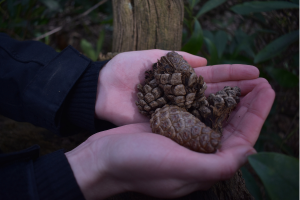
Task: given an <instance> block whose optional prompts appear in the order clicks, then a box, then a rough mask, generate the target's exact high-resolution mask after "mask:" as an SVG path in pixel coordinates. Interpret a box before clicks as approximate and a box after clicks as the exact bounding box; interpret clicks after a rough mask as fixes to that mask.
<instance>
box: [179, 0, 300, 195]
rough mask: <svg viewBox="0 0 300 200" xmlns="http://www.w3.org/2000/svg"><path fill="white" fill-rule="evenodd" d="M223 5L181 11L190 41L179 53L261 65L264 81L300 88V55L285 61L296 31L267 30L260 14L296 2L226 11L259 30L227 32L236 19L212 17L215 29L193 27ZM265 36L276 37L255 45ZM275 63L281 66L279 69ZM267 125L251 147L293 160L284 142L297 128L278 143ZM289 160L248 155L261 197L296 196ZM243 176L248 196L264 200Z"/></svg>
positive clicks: (249, 176)
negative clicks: (271, 149)
mask: <svg viewBox="0 0 300 200" xmlns="http://www.w3.org/2000/svg"><path fill="white" fill-rule="evenodd" d="M224 2H225V1H217V0H216V1H213V0H211V1H206V3H204V5H203V7H202V8H200V10H199V11H197V12H195V11H193V9H194V8H195V5H196V4H195V1H189V6H187V7H185V11H186V17H185V19H184V20H185V25H186V26H187V28H188V29H187V32H185V33H184V34H185V37H187V41H188V42H186V43H185V45H184V46H183V48H182V50H183V51H186V52H189V53H192V54H198V55H199V54H200V55H201V56H204V57H205V58H206V59H207V61H208V65H215V64H248V65H256V66H258V67H259V70H260V75H261V77H265V78H266V79H267V80H268V81H272V82H273V83H274V84H277V85H279V86H280V87H282V88H287V89H290V88H297V87H299V74H298V72H299V71H298V70H299V51H298V52H297V53H296V54H295V55H288V57H289V58H290V59H289V60H288V61H287V59H286V55H287V50H288V49H289V48H290V47H291V46H293V45H294V46H295V45H296V43H297V42H298V40H299V30H296V31H290V32H288V33H286V34H280V33H279V31H278V30H273V29H268V28H266V27H268V26H267V25H268V23H270V22H267V20H266V17H265V16H264V15H263V14H262V13H261V12H267V11H272V10H277V9H287V8H288V9H291V8H293V9H295V8H299V5H298V4H297V5H296V4H295V3H296V2H294V1H292V3H291V2H287V1H259V2H258V1H251V2H245V3H242V4H239V5H235V6H233V7H232V8H230V10H231V11H233V12H232V14H233V15H236V14H235V13H237V14H241V15H243V19H251V20H255V21H256V22H258V23H259V24H260V25H261V28H258V27H256V28H255V29H256V30H253V29H251V28H250V30H251V31H248V32H246V31H245V29H242V28H238V29H237V30H236V31H234V32H233V31H230V32H229V31H228V28H227V27H228V26H229V25H230V24H231V23H233V21H234V20H233V18H234V17H231V18H229V19H228V20H226V21H224V22H222V21H220V20H219V19H210V20H211V21H212V22H213V23H214V25H215V26H216V27H218V28H219V29H217V30H215V31H209V30H205V29H204V30H202V27H201V25H200V24H199V25H198V24H197V29H196V20H195V18H196V19H199V18H198V17H200V16H202V15H204V14H205V13H206V12H209V11H210V10H212V9H213V8H216V7H217V6H218V5H221V4H222V3H224ZM230 10H229V11H230ZM195 13H196V14H195ZM249 14H250V15H249ZM200 20H201V19H200ZM197 23H198V21H197ZM192 25H194V28H192ZM240 27H242V25H240ZM188 31H189V32H188ZM188 35H190V37H188ZM268 35H272V37H273V38H274V37H275V39H273V40H271V41H270V42H268V43H267V44H266V45H265V46H264V47H260V45H257V44H258V43H260V41H261V39H262V38H264V37H265V36H268ZM201 40H202V41H204V43H203V45H202V46H200V45H196V44H197V41H198V43H200V41H201ZM258 46H259V48H258ZM291 61H292V62H291ZM278 63H282V64H281V65H278ZM274 66H276V67H274ZM276 109H278V108H276V103H275V104H274V105H273V107H272V110H271V113H270V114H271V115H275V114H276V113H278V110H276ZM268 123H270V122H269V121H268V120H267V121H266V123H265V125H264V127H263V130H262V134H261V135H260V136H259V138H258V141H257V143H256V145H255V148H256V150H257V151H258V152H261V151H264V150H265V145H266V144H268V145H272V147H274V148H276V149H278V150H279V151H281V152H283V153H284V154H287V155H289V156H295V154H294V151H293V149H292V148H291V147H290V146H288V145H287V144H286V140H287V139H288V138H289V137H291V136H292V135H293V134H297V133H296V131H297V130H292V131H290V133H288V136H286V137H285V139H282V137H281V136H279V134H278V133H275V132H272V133H270V132H268V131H266V127H267V125H268V126H273V124H268ZM289 156H285V155H283V154H277V153H258V154H256V155H253V156H250V157H249V162H250V164H251V166H252V168H253V169H254V170H255V172H256V173H257V175H258V177H259V178H260V179H261V181H262V183H263V186H264V188H265V190H266V191H265V192H263V193H266V195H267V196H265V198H267V199H271V200H275V199H298V198H299V196H298V192H299V189H298V188H299V184H298V177H299V169H298V168H299V161H298V159H294V158H292V157H289ZM242 172H243V177H244V179H245V181H246V186H247V188H248V190H249V191H250V193H251V195H252V196H253V197H255V199H257V200H261V199H263V193H262V191H261V188H260V186H259V184H258V182H257V180H256V179H255V178H254V177H253V172H252V173H250V172H249V171H248V170H247V169H246V168H242Z"/></svg>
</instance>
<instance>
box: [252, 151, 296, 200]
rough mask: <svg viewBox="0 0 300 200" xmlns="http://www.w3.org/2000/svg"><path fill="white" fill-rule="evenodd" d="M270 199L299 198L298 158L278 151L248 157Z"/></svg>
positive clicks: (294, 199)
mask: <svg viewBox="0 0 300 200" xmlns="http://www.w3.org/2000/svg"><path fill="white" fill-rule="evenodd" d="M248 161H249V163H250V165H251V166H252V168H253V169H254V170H255V172H256V173H257V174H258V176H259V178H260V179H261V181H262V183H263V185H264V186H265V188H266V191H267V193H268V195H269V197H270V198H271V200H281V199H289V200H296V199H299V160H298V159H296V158H293V157H290V156H286V155H283V154H278V153H258V154H254V155H251V156H249V157H248Z"/></svg>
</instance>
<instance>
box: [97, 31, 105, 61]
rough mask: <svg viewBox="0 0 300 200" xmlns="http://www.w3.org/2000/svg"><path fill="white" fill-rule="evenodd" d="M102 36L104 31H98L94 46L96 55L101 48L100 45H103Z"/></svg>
mask: <svg viewBox="0 0 300 200" xmlns="http://www.w3.org/2000/svg"><path fill="white" fill-rule="evenodd" d="M104 36H105V32H104V30H103V31H101V32H100V34H99V38H98V40H97V47H96V55H97V56H98V55H99V53H100V51H101V49H102V46H103V41H104Z"/></svg>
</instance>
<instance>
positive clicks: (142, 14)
mask: <svg viewBox="0 0 300 200" xmlns="http://www.w3.org/2000/svg"><path fill="white" fill-rule="evenodd" d="M113 9H114V33H113V52H124V51H134V50H145V49H155V48H156V49H166V50H180V49H181V36H182V24H183V14H184V5H183V0H113ZM108 199H109V200H140V199H143V200H158V199H161V198H155V197H151V196H147V195H144V194H140V193H136V192H125V193H122V194H118V195H115V196H112V197H110V198H108ZM176 199H178V200H195V199H201V200H253V197H252V196H251V195H250V193H249V192H248V190H247V188H246V186H245V181H244V179H243V178H242V173H241V171H240V170H239V171H238V172H236V173H235V175H234V177H233V178H231V179H230V180H227V181H221V182H219V183H216V184H215V185H214V186H213V187H212V188H211V189H209V190H207V191H196V192H193V193H191V194H189V195H186V196H184V197H181V198H176Z"/></svg>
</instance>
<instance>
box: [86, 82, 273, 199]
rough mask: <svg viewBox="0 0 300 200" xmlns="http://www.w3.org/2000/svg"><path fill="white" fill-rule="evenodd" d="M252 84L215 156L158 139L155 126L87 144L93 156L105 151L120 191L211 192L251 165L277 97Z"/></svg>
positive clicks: (120, 132)
mask: <svg viewBox="0 0 300 200" xmlns="http://www.w3.org/2000/svg"><path fill="white" fill-rule="evenodd" d="M250 82H251V83H247V82H242V83H241V85H240V86H243V84H245V85H246V86H244V89H245V90H244V91H245V92H246V94H245V93H244V95H243V96H244V97H243V98H242V99H241V102H240V104H239V106H238V107H237V109H236V110H235V111H234V112H233V113H232V114H231V116H230V118H229V120H228V122H227V124H226V125H225V126H224V130H223V138H222V142H221V148H220V149H219V150H218V151H217V153H215V154H202V153H196V152H193V151H190V150H188V149H186V148H184V147H182V146H180V145H178V144H176V143H175V142H173V141H171V140H170V139H168V138H166V137H164V136H160V135H157V134H153V133H151V129H150V126H149V123H140V124H131V125H127V126H122V127H119V128H116V129H111V130H108V131H105V132H101V133H98V134H95V135H93V136H91V137H90V138H89V140H88V141H87V142H91V143H95V145H89V147H91V148H92V147H94V149H93V150H92V152H95V153H94V155H97V157H98V156H99V152H100V154H101V155H100V157H101V158H103V159H104V160H103V159H101V161H100V162H101V163H102V162H103V161H104V162H105V163H107V165H105V167H104V168H105V170H104V171H109V169H114V170H113V172H110V173H111V174H112V177H118V181H119V183H118V184H120V185H122V186H123V190H121V191H118V192H122V191H137V192H142V193H144V194H149V195H152V196H157V197H162V198H174V197H178V196H182V195H185V194H188V193H190V192H192V191H196V190H204V189H208V188H209V187H210V186H211V185H212V184H214V183H215V182H217V181H220V180H224V179H228V178H230V177H231V176H233V174H234V173H235V171H237V170H238V169H239V168H240V167H241V166H242V165H243V164H244V163H245V162H246V160H247V155H250V154H252V153H254V152H255V150H254V149H253V146H254V144H255V142H256V140H257V138H258V135H259V133H260V129H261V127H262V125H263V123H264V121H265V119H266V117H267V115H268V113H269V111H270V109H271V106H272V103H273V100H274V97H275V95H274V91H273V90H272V89H271V87H270V85H269V84H268V83H267V82H266V81H265V80H264V79H255V80H251V81H250ZM224 84H227V83H224ZM215 89H217V88H215ZM211 90H212V91H213V90H214V89H213V88H211ZM101 152H105V154H102V153H101ZM107 152H109V153H107ZM107 155H109V156H107ZM95 160H96V159H95ZM99 165H101V164H98V166H99Z"/></svg>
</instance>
